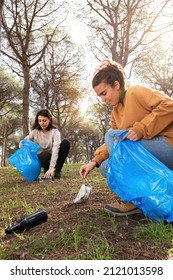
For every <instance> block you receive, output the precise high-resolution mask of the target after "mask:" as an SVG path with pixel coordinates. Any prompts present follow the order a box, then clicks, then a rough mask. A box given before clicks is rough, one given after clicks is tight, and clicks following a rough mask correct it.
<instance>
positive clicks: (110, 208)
mask: <svg viewBox="0 0 173 280" xmlns="http://www.w3.org/2000/svg"><path fill="white" fill-rule="evenodd" d="M104 210H105V211H106V212H108V213H111V214H113V215H114V216H127V215H132V214H137V213H141V211H140V210H139V209H138V208H137V207H136V206H135V205H134V204H132V203H130V202H127V203H124V202H123V201H121V200H120V199H117V201H116V202H115V203H113V204H112V205H109V204H106V205H105V206H104Z"/></svg>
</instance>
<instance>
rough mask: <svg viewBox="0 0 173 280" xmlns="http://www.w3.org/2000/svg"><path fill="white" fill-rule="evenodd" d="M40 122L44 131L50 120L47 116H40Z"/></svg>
mask: <svg viewBox="0 0 173 280" xmlns="http://www.w3.org/2000/svg"><path fill="white" fill-rule="evenodd" d="M38 123H39V125H40V127H41V128H42V130H43V131H44V130H46V128H47V127H48V125H49V123H50V120H49V118H47V117H44V116H38Z"/></svg>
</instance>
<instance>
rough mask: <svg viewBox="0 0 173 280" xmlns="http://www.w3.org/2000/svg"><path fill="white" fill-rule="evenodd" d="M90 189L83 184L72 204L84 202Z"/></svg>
mask: <svg viewBox="0 0 173 280" xmlns="http://www.w3.org/2000/svg"><path fill="white" fill-rule="evenodd" d="M91 190H92V187H88V186H85V185H84V184H83V185H82V186H81V188H80V190H79V192H78V194H77V196H76V198H75V199H74V200H73V204H77V203H82V202H85V201H86V200H87V199H88V198H89V195H90V192H91Z"/></svg>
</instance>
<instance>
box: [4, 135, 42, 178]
mask: <svg viewBox="0 0 173 280" xmlns="http://www.w3.org/2000/svg"><path fill="white" fill-rule="evenodd" d="M39 150H40V146H39V145H38V144H36V143H34V142H33V141H30V140H27V139H23V140H22V147H21V148H19V149H18V150H17V151H15V152H14V154H12V155H11V156H10V157H9V158H8V161H9V163H11V164H12V165H13V166H14V167H16V168H17V170H18V171H19V172H20V174H21V175H22V177H24V178H25V180H26V181H28V182H32V181H34V180H35V179H37V178H38V176H39V174H40V172H41V163H40V160H39V158H38V156H37V152H38V151H39Z"/></svg>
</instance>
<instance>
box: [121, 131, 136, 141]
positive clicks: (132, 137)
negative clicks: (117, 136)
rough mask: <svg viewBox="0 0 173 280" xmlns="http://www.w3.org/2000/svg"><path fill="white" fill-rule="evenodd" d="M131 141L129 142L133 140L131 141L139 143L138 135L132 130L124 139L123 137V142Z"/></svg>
mask: <svg viewBox="0 0 173 280" xmlns="http://www.w3.org/2000/svg"><path fill="white" fill-rule="evenodd" d="M126 138H127V139H129V140H131V141H137V140H139V139H138V137H137V135H136V133H135V132H134V131H133V130H132V129H130V130H129V131H128V132H127V133H126V134H125V135H124V137H123V139H122V140H124V139H126Z"/></svg>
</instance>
